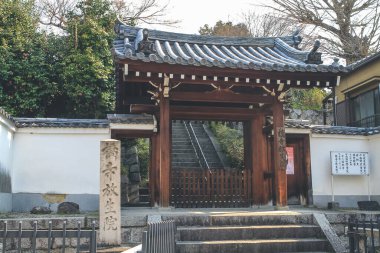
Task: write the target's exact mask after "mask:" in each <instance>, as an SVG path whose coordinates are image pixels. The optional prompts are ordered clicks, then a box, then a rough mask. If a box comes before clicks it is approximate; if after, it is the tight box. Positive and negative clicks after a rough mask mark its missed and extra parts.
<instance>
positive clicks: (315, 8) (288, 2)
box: [267, 0, 380, 64]
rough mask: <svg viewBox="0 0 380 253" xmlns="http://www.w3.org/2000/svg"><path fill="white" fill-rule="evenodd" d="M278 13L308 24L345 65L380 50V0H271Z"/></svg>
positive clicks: (327, 48)
mask: <svg viewBox="0 0 380 253" xmlns="http://www.w3.org/2000/svg"><path fill="white" fill-rule="evenodd" d="M273 2H274V3H276V6H269V5H268V6H267V7H269V8H272V9H274V10H276V11H278V13H279V15H282V16H283V17H287V18H290V19H292V20H294V21H296V22H299V23H302V24H305V25H311V26H313V27H315V28H316V31H317V32H318V33H319V35H318V37H319V38H320V39H322V40H324V41H325V42H326V43H324V44H325V45H324V46H325V49H326V50H327V51H328V52H330V53H331V54H332V55H335V56H338V57H341V58H344V59H345V60H346V62H347V64H349V63H352V62H354V61H357V60H359V59H361V58H363V57H365V56H367V55H368V54H370V53H371V52H372V51H378V50H379V43H380V41H379V33H380V22H379V21H380V14H379V7H380V0H273Z"/></svg>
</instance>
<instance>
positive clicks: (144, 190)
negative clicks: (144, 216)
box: [139, 187, 149, 195]
mask: <svg viewBox="0 0 380 253" xmlns="http://www.w3.org/2000/svg"><path fill="white" fill-rule="evenodd" d="M139 194H140V195H149V188H145V187H144V188H141V187H140V188H139Z"/></svg>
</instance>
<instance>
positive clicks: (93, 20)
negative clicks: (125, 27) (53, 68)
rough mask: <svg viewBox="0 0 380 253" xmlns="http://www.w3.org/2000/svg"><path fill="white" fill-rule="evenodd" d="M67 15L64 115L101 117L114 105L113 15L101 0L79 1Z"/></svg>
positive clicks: (63, 70)
mask: <svg viewBox="0 0 380 253" xmlns="http://www.w3.org/2000/svg"><path fill="white" fill-rule="evenodd" d="M77 11H78V12H79V14H78V15H77V14H73V13H71V14H70V15H69V18H68V30H67V32H68V34H69V35H68V37H67V42H68V49H67V55H66V56H65V58H64V60H63V64H62V75H61V77H62V80H63V90H64V91H65V92H66V98H67V99H66V106H65V109H66V111H67V112H68V115H67V116H70V117H79V118H86V117H90V118H93V117H95V118H99V117H104V116H105V115H104V114H105V112H106V111H110V110H111V109H112V108H113V99H114V97H115V96H114V94H113V92H114V72H113V63H112V56H111V50H110V48H111V43H112V39H113V36H114V34H113V25H114V20H115V19H116V15H115V14H114V13H112V11H111V8H110V3H109V2H108V1H104V0H93V1H81V2H79V4H78V5H77Z"/></svg>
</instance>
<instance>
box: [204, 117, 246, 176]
mask: <svg viewBox="0 0 380 253" xmlns="http://www.w3.org/2000/svg"><path fill="white" fill-rule="evenodd" d="M210 128H211V130H212V131H213V133H214V135H215V136H216V138H217V139H218V141H219V143H220V145H221V146H222V149H223V151H224V152H225V154H226V156H227V158H228V159H229V160H230V163H231V166H232V167H233V168H236V169H243V168H244V142H243V134H242V132H241V131H239V130H236V129H233V128H229V127H228V126H225V125H223V124H220V123H216V122H211V124H210Z"/></svg>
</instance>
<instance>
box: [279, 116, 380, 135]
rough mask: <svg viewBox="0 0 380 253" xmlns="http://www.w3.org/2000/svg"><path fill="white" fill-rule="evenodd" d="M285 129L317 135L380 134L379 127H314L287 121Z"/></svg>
mask: <svg viewBox="0 0 380 253" xmlns="http://www.w3.org/2000/svg"><path fill="white" fill-rule="evenodd" d="M285 127H287V128H296V129H310V130H311V132H312V133H315V134H341V135H362V136H369V135H375V134H380V126H379V127H348V126H313V125H310V124H309V123H308V122H302V121H292V120H285Z"/></svg>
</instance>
